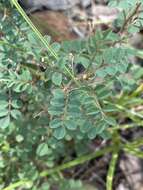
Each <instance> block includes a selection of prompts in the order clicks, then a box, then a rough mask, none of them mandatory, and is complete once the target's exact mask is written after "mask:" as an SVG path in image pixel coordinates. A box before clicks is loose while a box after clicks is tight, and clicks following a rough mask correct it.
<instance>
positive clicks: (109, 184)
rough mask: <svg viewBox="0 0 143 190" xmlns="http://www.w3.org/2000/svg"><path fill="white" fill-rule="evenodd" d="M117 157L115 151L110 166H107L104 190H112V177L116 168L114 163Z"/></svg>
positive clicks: (117, 153) (117, 154)
mask: <svg viewBox="0 0 143 190" xmlns="http://www.w3.org/2000/svg"><path fill="white" fill-rule="evenodd" d="M118 156H119V152H118V151H117V150H115V151H114V152H113V153H112V158H111V161H110V165H109V170H108V174H107V182H106V190H112V186H113V177H114V172H115V167H116V163H117V160H118Z"/></svg>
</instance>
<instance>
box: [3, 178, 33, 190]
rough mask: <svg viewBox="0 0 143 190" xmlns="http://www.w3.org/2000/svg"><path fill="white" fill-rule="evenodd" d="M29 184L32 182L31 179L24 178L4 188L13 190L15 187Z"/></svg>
mask: <svg viewBox="0 0 143 190" xmlns="http://www.w3.org/2000/svg"><path fill="white" fill-rule="evenodd" d="M28 184H31V181H28V180H26V179H25V180H24V179H23V180H20V181H18V182H16V183H13V184H11V185H9V186H8V187H5V188H4V189H2V190H13V189H15V188H17V187H21V186H25V185H28Z"/></svg>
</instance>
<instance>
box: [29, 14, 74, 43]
mask: <svg viewBox="0 0 143 190" xmlns="http://www.w3.org/2000/svg"><path fill="white" fill-rule="evenodd" d="M30 18H31V20H32V21H33V23H34V24H35V26H36V27H37V28H38V29H39V30H40V31H41V33H42V34H43V35H50V36H51V37H52V39H53V40H54V41H63V40H72V39H75V38H77V36H76V35H75V34H74V33H73V32H72V31H71V27H70V24H69V21H68V18H67V17H66V16H65V15H64V14H63V13H60V12H55V11H54V12H53V11H42V12H36V13H34V14H32V15H31V16H30Z"/></svg>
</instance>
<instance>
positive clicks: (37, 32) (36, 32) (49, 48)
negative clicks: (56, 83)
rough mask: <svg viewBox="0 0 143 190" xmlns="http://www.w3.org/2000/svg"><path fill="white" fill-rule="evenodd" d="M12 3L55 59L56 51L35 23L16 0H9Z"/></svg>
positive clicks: (56, 56)
mask: <svg viewBox="0 0 143 190" xmlns="http://www.w3.org/2000/svg"><path fill="white" fill-rule="evenodd" d="M11 1H12V3H13V4H14V5H15V7H16V8H17V10H18V11H19V13H20V14H21V15H22V17H23V18H24V19H25V21H26V22H27V23H28V25H29V26H30V27H31V29H32V30H33V32H34V33H35V34H36V35H37V37H38V38H39V39H40V41H41V42H42V43H43V44H44V46H45V47H46V48H47V50H48V51H49V52H50V53H51V55H53V57H54V58H55V59H56V60H57V59H58V55H57V54H56V52H55V51H54V50H53V49H52V48H51V47H50V45H49V44H48V42H47V41H46V40H45V39H44V37H43V35H42V34H41V33H40V32H39V30H38V29H37V28H36V27H35V25H34V24H33V23H32V22H31V20H30V19H29V17H28V16H27V15H26V13H25V12H24V10H23V9H22V8H21V6H20V5H19V3H18V2H17V0H11Z"/></svg>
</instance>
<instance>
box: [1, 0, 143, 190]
mask: <svg viewBox="0 0 143 190" xmlns="http://www.w3.org/2000/svg"><path fill="white" fill-rule="evenodd" d="M13 3H14V5H16V8H17V10H19V12H20V13H21V14H22V16H20V14H19V13H18V11H17V10H16V9H15V8H14V7H12V5H13ZM141 3H143V2H141ZM110 5H112V6H115V7H118V8H120V9H121V12H120V14H119V17H118V18H117V19H116V21H115V22H114V26H116V27H119V32H117V33H115V32H113V31H112V29H108V30H106V31H100V30H97V31H96V33H95V34H94V35H93V36H91V37H89V38H87V39H84V40H75V41H71V42H69V41H68V42H63V43H62V44H58V43H52V42H51V41H50V38H49V37H42V36H41V34H40V33H39V31H38V30H37V29H36V28H35V27H34V26H33V25H32V23H31V22H30V21H29V20H28V18H27V17H26V15H25V14H24V13H23V12H22V11H21V9H20V8H19V6H18V3H17V1H15V0H12V1H10V2H8V1H7V2H6V3H5V1H1V3H0V20H1V22H0V188H1V189H2V188H4V187H6V186H8V185H10V184H11V183H14V182H16V181H19V182H16V183H14V184H13V185H14V186H12V185H10V186H9V187H8V188H4V190H7V189H13V188H16V187H19V186H23V185H24V186H25V183H26V184H28V185H27V186H25V187H24V189H26V188H27V189H32V190H37V189H40V190H48V189H50V187H51V186H52V185H57V184H58V186H59V189H61V190H64V189H65V190H66V189H71V190H74V189H83V187H82V185H81V182H80V181H75V180H73V179H70V180H66V179H64V178H63V175H62V173H61V172H60V170H63V169H66V167H67V168H69V167H72V166H75V165H77V163H78V164H80V163H83V161H86V160H90V159H93V158H94V157H97V156H98V155H100V156H101V155H103V154H105V153H106V149H105V151H103V152H97V154H96V152H95V154H94V155H87V156H86V155H85V157H84V159H83V158H81V159H80V157H79V158H77V160H75V161H73V162H70V163H69V164H68V163H67V164H65V162H66V161H69V160H70V159H71V158H72V156H71V155H72V152H76V154H77V155H83V154H85V153H90V150H89V149H87V150H85V147H87V146H88V145H89V144H90V143H92V141H94V140H95V139H96V137H98V138H100V139H103V140H107V139H110V140H111V142H113V143H114V144H116V143H117V145H119V146H120V144H122V142H116V139H115V138H116V136H115V135H114V131H116V130H117V129H121V128H122V127H123V126H122V125H121V126H120V125H119V124H120V123H119V121H120V118H121V119H122V120H123V119H124V120H125V119H126V118H129V119H130V120H131V121H132V122H133V125H135V126H136V125H138V123H139V124H140V125H141V120H142V112H141V113H138V112H137V113H136V112H135V111H134V112H132V111H129V110H130V109H132V108H134V106H138V105H140V104H142V103H143V101H142V99H141V97H140V93H141V91H142V85H141V86H139V85H140V78H141V77H142V76H143V71H142V69H140V67H139V66H134V65H132V64H131V61H130V60H131V59H130V58H131V56H134V55H138V52H137V51H133V49H132V48H131V47H129V44H128V40H129V39H130V35H131V34H130V32H135V31H134V30H133V28H131V26H133V27H135V24H137V23H140V25H138V28H140V26H141V24H142V23H141V22H142V19H141V16H142V15H141V14H142V13H140V14H137V13H138V11H139V8H141V7H140V3H137V4H136V1H135V0H134V1H132V3H131V1H127V0H126V1H125V0H124V1H120V2H119V1H112V0H110ZM133 13H134V14H133ZM137 16H138V17H137ZM24 19H25V20H26V21H27V23H28V24H29V26H30V27H31V28H32V30H33V31H34V32H33V31H32V30H31V29H30V27H29V26H28V24H27V23H26V22H25V21H24ZM45 48H46V49H45ZM79 64H80V65H82V66H83V68H84V71H83V72H81V73H79V72H78V71H77V67H78V66H79ZM138 86H139V87H138ZM136 89H137V90H136ZM129 127H130V126H129ZM79 145H80V146H79ZM123 146H124V145H122V147H123ZM128 146H129V145H128ZM127 148H128V149H129V147H125V148H124V150H125V151H126V149H127ZM134 148H137V147H136V146H135V147H134ZM83 149H84V150H83ZM107 152H110V151H109V149H107ZM112 152H113V153H114V149H113V150H112ZM130 152H131V151H130ZM132 152H135V151H132ZM101 153H102V154H101ZM138 155H139V153H138ZM61 158H62V159H63V161H62V164H63V165H61V166H59V167H58V166H57V167H58V168H57V167H56V168H55V166H56V165H57V163H59V162H61ZM113 162H114V160H113ZM111 163H112V160H111ZM113 165H114V164H113ZM112 169H113V168H112V167H110V171H111V172H110V171H109V174H110V173H111V175H112V178H113V175H114V173H113V170H114V169H115V168H114V169H113V170H112ZM44 171H45V172H46V174H47V171H51V172H49V173H51V175H50V177H49V178H48V180H47V178H46V175H43V172H44ZM109 177H110V175H109ZM25 179H26V180H27V179H28V183H27V181H26V180H25ZM107 180H108V177H107ZM29 181H30V182H29ZM109 183H110V186H112V184H111V183H112V181H110V182H109ZM107 184H108V183H107Z"/></svg>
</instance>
